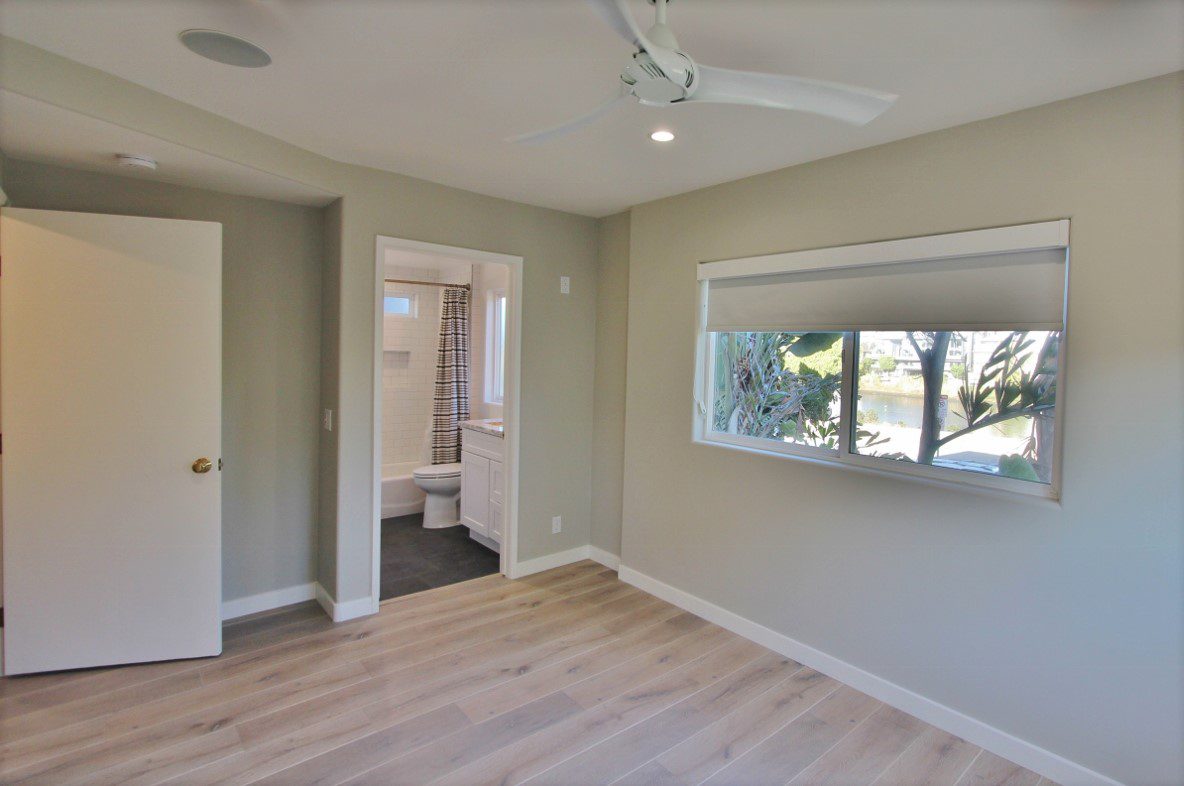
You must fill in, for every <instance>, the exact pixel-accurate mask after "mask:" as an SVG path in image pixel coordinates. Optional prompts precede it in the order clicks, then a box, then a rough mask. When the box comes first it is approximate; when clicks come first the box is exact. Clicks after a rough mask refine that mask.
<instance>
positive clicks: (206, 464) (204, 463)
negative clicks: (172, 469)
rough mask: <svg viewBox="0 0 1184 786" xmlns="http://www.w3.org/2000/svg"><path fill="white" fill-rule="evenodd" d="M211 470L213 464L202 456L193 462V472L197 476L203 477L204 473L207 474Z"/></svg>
mask: <svg viewBox="0 0 1184 786" xmlns="http://www.w3.org/2000/svg"><path fill="white" fill-rule="evenodd" d="M213 468H214V462H212V461H210V460H209V459H208V458H206V457H204V456H203V457H201V458H199V459H198V460H197V461H195V462H193V471H194V472H196V473H197V474H199V475H204V474H205V473H207V472H209V471H210V470H211V469H213Z"/></svg>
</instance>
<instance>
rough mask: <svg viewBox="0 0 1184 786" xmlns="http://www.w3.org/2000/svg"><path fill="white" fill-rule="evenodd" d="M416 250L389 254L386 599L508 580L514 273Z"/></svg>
mask: <svg viewBox="0 0 1184 786" xmlns="http://www.w3.org/2000/svg"><path fill="white" fill-rule="evenodd" d="M404 245H408V244H402V243H396V242H392V243H390V244H388V245H386V247H382V243H381V242H380V248H379V254H380V260H381V264H382V274H383V284H382V287H383V288H382V305H381V308H382V316H381V320H382V325H381V340H382V347H381V355H382V365H381V403H380V408H379V409H380V417H379V420H378V422H379V425H378V429H379V434H378V440H379V445H380V448H381V455H382V461H381V466H382V476H381V489H380V494H381V533H380V535H379V537H380V554H381V561H380V571H379V573H380V593H379V596H380V599H382V600H388V599H390V598H393V597H399V596H402V595H408V594H411V593H414V592H420V591H423V590H427V589H431V588H434V587H440V586H444V585H447V584H454V583H457V582H460V581H467V580H469V579H473V578H479V577H480V576H485V575H489V574H493V573H497V572H499V570H500V556H499V554H500V551H501V544H502V542H503V540H504V523H503V522H504V515H503V505H504V494H505V477H506V473H505V471H504V469H505V464H504V462H505V460H506V455H505V448H504V445H505V439H504V433H505V427H504V421H503V417H502V415H503V410H504V409H506V407H505V404H506V355H507V329H508V328H509V327H510V321H509V320H508V319H507V315H508V314H509V313H510V309H509V295H510V286H509V283H510V282H509V272H510V271H509V268H508V267H507V266H506V265H501V264H495V263H489V262H479V261H474V260H473V259H471V258H464V257H463V256H450V255H448V254H446V253H441V252H439V251H436V250H422V249H415V248H406V247H402V246H404ZM409 245H412V246H414V245H417V244H409Z"/></svg>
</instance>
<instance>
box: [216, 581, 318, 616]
mask: <svg viewBox="0 0 1184 786" xmlns="http://www.w3.org/2000/svg"><path fill="white" fill-rule="evenodd" d="M315 597H316V589H315V587H314V585H313V582H311V581H310V582H309V583H308V584H297V585H296V586H294V587H284V588H283V589H277V590H271V591H269V592H260V593H259V594H258V595H248V596H247V597H245V598H235V599H234V600H224V601H222V619H224V620H232V619H235V618H237V617H245V616H247V615H248V614H256V613H258V612H260V611H270V610H271V609H278V608H279V607H281V606H290V605H291V604H293V603H300V602H301V601H305V600H312V599H313V598H315Z"/></svg>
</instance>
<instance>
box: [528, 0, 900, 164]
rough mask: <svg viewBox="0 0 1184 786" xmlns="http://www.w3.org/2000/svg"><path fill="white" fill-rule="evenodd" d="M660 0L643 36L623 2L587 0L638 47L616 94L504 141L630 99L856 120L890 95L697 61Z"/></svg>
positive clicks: (574, 125)
mask: <svg viewBox="0 0 1184 786" xmlns="http://www.w3.org/2000/svg"><path fill="white" fill-rule="evenodd" d="M667 1H668V0H649V2H650V4H651V5H653V6H654V7H655V21H654V25H653V27H651V28H650V29H649V30H648V31H647V32H645V33H643V32H642V31H641V28H640V27H638V26H637V22H636V21H634V19H633V16H632V15H631V14H630V13H629V9H628V8H627V7H626V5H625V0H587V2H588V3H589V4H590V5H591V6H592V8H593V9H594V10H595V11H596V12H597V13H598V14H599V15H600V16H601V17H602V18H603V19H604V21H605V22H606V23H608V25H609V26H610V27H611V28H612V29H613V30H615V31H616V32H617V34H618V35H620V36H621V37H622V38H624V39H625V40H626V41H628V42H629V43H631V44H633V45H634V46H636V47H637V50H638V51H637V52H635V53H634V55H633V59H632V61H631V62H630V63H629V64H628V65H627V66H625V70H624V71H622V72H621V87H620V92H619V94H618V95H616V96H614V97H613V98H612V99H610V100H608V101H606V102H605V103H603V104H601V105H600V106H598V107H596V108H595V109H593V110H592V111H591V112H587V113H586V114H583V115H581V116H579V117H577V118H574V119H572V120H568V121H567V122H565V123H562V124H560V125H557V126H552V127H551V128H546V129H543V130H542V131H535V132H533V133H530V134H523V135H521V136H516V137H511V138H510V139H508V140H507V141H509V142H523V143H535V142H544V141H546V140H549V139H553V138H555V137H558V136H562V135H564V134H567V133H569V132H571V131H575V130H576V129H578V128H581V127H583V126H586V125H588V124H589V123H591V122H593V121H594V120H596V119H597V118H599V117H600V116H601V115H603V114H605V113H606V112H608V111H609V110H611V109H613V108H615V107H617V106H619V105H620V104H621V103H622V102H624V101H625V100H626V99H628V98H629V97H633V98H636V99H637V101H638V102H639V103H641V104H645V105H646V106H670V105H671V104H682V103H716V104H745V105H749V106H763V107H769V108H772V109H789V110H793V111H797V112H811V113H813V114H816V115H823V116H825V117H833V118H835V119H836V120H842V121H845V122H847V123H853V124H855V125H865V124H866V123H869V122H871V121H872V120H874V119H875V118H876V117H878V116H879V115H880V114H882V113H883V112H884V111H885V110H887V109H888V107H890V106H892V104H893V102H895V101H896V99H897V96H895V95H892V94H891V93H882V92H880V91H878V90H869V89H867V88H862V87H852V86H851V85H844V84H840V83H838V82H824V81H821V80H818V79H806V78H804V77H797V76H782V75H780V74H761V73H755V72H752V71H733V70H730V69H727V68H713V67H711V66H705V65H699V64H698V63H696V62H695V61H694V60H692V59H691V57H690V55H688V54H686V53H685V52H683V51H682V50H681V49H679V46H678V41H677V40H676V39H675V37H674V33H673V32H671V30H670V28H669V27H667V26H666V4H667Z"/></svg>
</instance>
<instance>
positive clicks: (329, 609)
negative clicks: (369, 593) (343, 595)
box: [316, 581, 378, 622]
mask: <svg viewBox="0 0 1184 786" xmlns="http://www.w3.org/2000/svg"><path fill="white" fill-rule="evenodd" d="M316 601H317V603H319V604H321V608H322V609H324V610H325V613H326V614H328V615H329V619H331V620H333V621H334V622H345V621H346V620H352V619H356V618H358V617H365V616H368V615H370V614H376V613H378V602H377V600H376V599H373V598H370V597H365V598H355V599H354V600H347V601H345V602H344V603H338V602H337V601H336V600H334V599H333V596H332V595H330V594H329V592H328V590H326V589H325V588H324V587H322V586H321V583H320V582H319V581H318V582H317V583H316Z"/></svg>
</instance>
